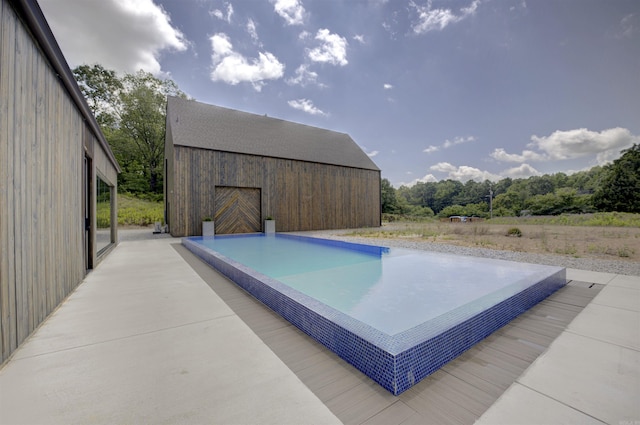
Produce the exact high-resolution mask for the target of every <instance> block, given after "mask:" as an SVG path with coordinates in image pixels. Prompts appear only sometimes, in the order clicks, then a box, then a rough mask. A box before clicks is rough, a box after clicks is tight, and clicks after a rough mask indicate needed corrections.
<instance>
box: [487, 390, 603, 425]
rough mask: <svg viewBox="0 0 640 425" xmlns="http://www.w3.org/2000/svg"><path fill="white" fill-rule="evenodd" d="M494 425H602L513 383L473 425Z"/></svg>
mask: <svg viewBox="0 0 640 425" xmlns="http://www.w3.org/2000/svg"><path fill="white" fill-rule="evenodd" d="M496 424H505V425H506V424H509V425H540V424H583V425H602V424H603V422H601V421H599V420H597V419H595V418H593V417H591V416H589V415H587V414H585V413H583V412H580V411H579V410H576V409H574V408H571V407H569V406H567V405H566V404H563V403H560V402H559V401H557V400H554V399H552V398H550V397H547V396H546V395H544V394H540V393H539V392H537V391H534V390H532V389H530V388H527V387H525V386H523V385H521V384H518V383H515V384H513V385H511V387H509V389H508V390H507V391H506V392H505V393H504V394H503V395H502V397H500V399H498V401H497V402H496V403H495V404H494V405H493V406H491V407H490V408H489V409H488V410H487V411H486V412H485V413H484V415H482V417H481V418H480V419H479V420H478V421H477V422H476V425H496Z"/></svg>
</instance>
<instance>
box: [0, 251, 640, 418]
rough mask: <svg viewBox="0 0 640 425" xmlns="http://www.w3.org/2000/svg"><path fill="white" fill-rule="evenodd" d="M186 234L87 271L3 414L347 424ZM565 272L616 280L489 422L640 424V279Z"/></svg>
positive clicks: (37, 338)
mask: <svg viewBox="0 0 640 425" xmlns="http://www.w3.org/2000/svg"><path fill="white" fill-rule="evenodd" d="M178 242H179V240H177V239H171V238H162V239H156V240H144V241H126V242H122V243H121V244H120V245H119V246H118V247H117V248H116V249H115V250H114V251H113V252H112V253H111V254H110V255H109V256H108V257H107V258H106V259H105V261H104V262H103V263H102V264H100V265H99V267H97V268H96V269H95V270H94V271H93V272H91V273H90V274H89V275H88V276H87V277H86V279H85V281H84V282H83V283H82V284H81V285H80V286H79V287H78V288H77V289H76V291H75V292H74V293H72V294H71V295H70V296H69V298H68V299H67V300H66V301H65V302H64V303H63V304H62V305H61V306H60V307H59V308H58V309H57V310H56V311H55V312H54V313H53V314H52V315H51V316H50V317H49V318H48V319H47V320H46V321H45V322H44V323H43V324H42V325H41V327H40V328H39V329H38V330H37V331H36V332H35V333H34V334H33V335H32V336H31V337H30V338H29V339H28V340H27V341H26V342H25V343H24V344H23V345H22V346H21V347H20V348H19V349H18V350H17V351H16V353H15V354H14V356H13V357H12V358H11V359H10V360H9V361H8V362H7V363H6V364H5V365H4V366H3V368H2V369H0V423H1V424H5V423H6V424H13V423H16V424H17V423H29V424H32V423H47V424H52V423H65V424H66V423H221V424H227V423H233V424H244V423H247V424H253V423H255V424H262V423H273V424H285V423H291V424H298V423H309V424H330V423H341V420H340V419H338V417H337V416H336V415H335V414H334V413H332V410H330V408H329V407H327V405H326V403H323V402H322V401H321V400H320V398H319V397H318V396H317V395H316V394H314V392H312V391H311V390H310V389H309V388H308V386H307V385H305V383H304V382H302V381H301V379H300V378H299V377H298V376H297V375H296V374H295V373H294V372H293V371H292V370H291V369H290V368H289V367H288V366H287V365H286V364H285V363H284V362H283V361H282V360H281V358H280V357H278V355H276V354H275V353H274V352H273V351H272V350H271V349H270V347H269V346H268V345H266V344H265V343H264V342H263V341H262V340H261V339H260V338H259V337H258V336H257V335H256V334H255V333H254V331H253V330H252V329H251V328H250V327H249V326H248V325H247V324H246V323H245V322H244V321H243V319H242V318H241V317H240V316H239V315H238V314H236V312H234V310H232V309H231V308H230V307H229V306H228V305H227V304H226V303H225V301H223V300H222V298H221V297H220V296H218V295H217V294H216V293H215V292H214V291H212V290H211V288H210V287H209V285H208V284H207V283H206V282H205V281H204V280H203V279H202V277H201V276H200V275H199V274H198V273H196V272H195V271H194V269H193V268H192V266H191V265H190V264H189V263H188V262H187V261H185V259H184V258H183V257H182V256H181V255H180V254H179V253H178V252H177V250H176V249H175V247H174V246H173V245H172V244H176V243H178ZM212 273H214V272H212ZM567 277H568V279H570V280H577V281H581V282H590V283H596V284H601V285H605V286H604V288H603V289H602V290H601V291H600V293H599V294H598V295H596V297H595V298H594V299H593V300H592V301H591V302H590V303H589V304H588V305H587V306H586V307H585V308H584V309H583V310H582V311H581V312H580V313H579V314H578V316H577V317H576V318H575V319H573V321H571V323H570V324H569V325H568V327H567V328H566V329H565V330H564V331H562V332H561V334H560V336H558V337H557V338H555V340H554V341H553V342H552V343H551V345H550V346H549V348H547V349H546V350H545V351H544V352H543V353H542V354H541V355H540V356H539V357H538V358H537V360H535V361H534V362H533V364H531V366H529V367H528V368H527V369H526V371H525V372H524V373H522V374H521V375H519V377H517V379H516V381H515V382H514V383H513V384H512V385H511V386H509V387H508V389H507V390H506V391H504V393H502V395H501V396H500V397H499V398H498V400H497V401H496V402H495V403H493V404H492V405H491V406H490V407H489V408H488V410H486V412H484V414H483V415H482V416H481V417H480V419H479V423H484V424H493V423H531V424H534V423H545V422H546V423H549V422H552V423H558V422H564V423H609V424H616V425H618V424H633V425H635V424H637V423H638V421H640V404H639V403H638V402H637V400H639V399H640V276H623V275H613V274H605V273H597V272H587V271H580V270H571V269H569V270H567ZM298 349H299V348H298ZM363 379H366V377H364V378H363ZM382 391H384V390H382ZM381 397H384V398H387V397H393V396H391V395H390V394H388V396H387V395H384V394H381ZM392 406H396V404H393V405H392ZM386 412H387V414H388V415H392V416H394V417H395V422H396V423H419V422H418V421H417V420H416V417H415V416H410V415H409V416H407V417H406V418H405V419H402V417H401V416H399V415H402V414H406V413H403V412H400V411H399V410H398V409H397V408H396V410H395V411H394V410H393V409H392V407H390V408H389V409H387V411H386ZM383 418H384V416H381V417H379V418H378V419H377V420H378V421H380V422H381V423H382V421H383V420H384V419H383ZM412 418H413V419H412ZM343 421H344V422H351V421H349V420H343ZM354 422H355V421H354ZM373 422H375V421H372V420H369V422H368V423H373ZM392 422H393V421H387V423H392ZM452 422H454V421H452Z"/></svg>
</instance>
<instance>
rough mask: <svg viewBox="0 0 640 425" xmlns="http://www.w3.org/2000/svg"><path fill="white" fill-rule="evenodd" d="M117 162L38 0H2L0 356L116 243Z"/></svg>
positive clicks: (52, 308)
mask: <svg viewBox="0 0 640 425" xmlns="http://www.w3.org/2000/svg"><path fill="white" fill-rule="evenodd" d="M119 171H120V169H119V167H118V164H117V162H116V160H115V157H114V156H113V153H112V152H111V150H110V149H109V146H108V144H107V142H106V140H105V139H104V136H103V135H102V133H101V132H100V129H99V127H98V124H97V123H96V120H95V118H94V117H93V115H92V113H91V111H90V109H89V107H88V106H87V103H86V101H85V99H84V97H83V95H82V92H81V91H80V89H79V88H78V85H77V84H76V82H75V80H74V78H73V74H72V72H71V70H70V69H69V67H68V65H67V63H66V61H65V59H64V57H63V55H62V52H61V51H60V48H59V46H58V44H57V43H56V41H55V39H54V37H53V34H52V33H51V30H50V29H49V26H48V24H47V22H46V20H45V17H44V16H43V14H42V11H41V10H40V7H39V6H38V4H37V2H36V1H35V0H0V251H1V258H0V345H1V347H0V349H1V352H0V363H2V362H4V361H5V360H6V359H7V358H8V357H9V356H10V355H11V353H12V352H13V351H14V350H15V349H16V348H17V347H18V346H19V345H20V343H21V342H22V341H24V340H25V338H27V336H29V334H31V332H32V331H33V330H34V329H35V328H36V327H37V326H38V325H39V324H40V323H41V322H42V321H43V320H44V319H45V318H46V317H47V316H48V315H49V313H51V312H52V311H53V310H54V309H55V308H56V306H58V305H59V304H60V303H61V302H62V301H63V300H64V299H65V298H66V297H67V295H69V294H70V293H71V292H72V291H73V290H74V288H75V287H76V286H77V285H78V284H80V283H81V282H82V280H83V278H84V276H85V274H86V273H87V270H88V269H91V268H93V267H94V266H95V265H96V264H97V263H98V262H99V261H100V260H101V259H102V258H104V255H105V254H106V253H107V252H109V251H110V249H112V248H113V247H114V246H115V244H116V242H117V234H116V227H117V226H115V225H114V226H109V227H103V228H102V229H100V230H97V225H96V212H97V209H98V206H97V200H98V197H99V199H100V201H101V205H100V207H99V208H100V211H101V213H102V214H106V215H107V217H108V218H109V219H110V221H109V220H106V221H107V225H109V224H110V223H116V220H115V218H116V211H117V205H116V202H115V199H116V197H115V195H116V190H117V174H118V172H119ZM104 221H105V220H103V222H104Z"/></svg>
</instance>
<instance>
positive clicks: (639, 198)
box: [593, 144, 640, 213]
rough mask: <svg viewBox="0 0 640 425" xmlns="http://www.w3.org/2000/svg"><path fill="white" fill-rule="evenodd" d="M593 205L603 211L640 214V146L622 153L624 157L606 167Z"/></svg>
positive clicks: (635, 145) (594, 196) (634, 146)
mask: <svg viewBox="0 0 640 425" xmlns="http://www.w3.org/2000/svg"><path fill="white" fill-rule="evenodd" d="M593 204H594V205H595V207H596V208H598V209H599V210H602V211H618V212H633V213H640V145H637V144H634V145H633V146H632V147H631V148H629V149H626V150H624V151H622V156H621V157H620V158H618V159H616V160H615V161H613V164H610V165H607V166H606V167H605V175H604V177H603V179H602V183H601V185H600V187H599V188H598V189H597V190H596V191H595V193H594V194H593Z"/></svg>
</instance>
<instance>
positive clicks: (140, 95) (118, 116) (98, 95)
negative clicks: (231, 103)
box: [73, 65, 186, 194]
mask: <svg viewBox="0 0 640 425" xmlns="http://www.w3.org/2000/svg"><path fill="white" fill-rule="evenodd" d="M73 72H74V75H75V77H76V79H77V80H78V85H79V86H80V88H81V90H82V91H83V93H84V94H85V96H86V97H87V99H88V100H89V106H90V107H91V108H92V109H93V111H94V114H96V118H97V120H98V123H99V124H100V126H101V129H102V131H103V133H104V134H105V137H106V138H107V141H108V142H109V144H110V145H111V148H112V149H113V152H114V154H115V156H116V159H117V160H118V162H119V163H120V166H121V168H122V173H121V174H120V175H119V176H118V185H119V187H120V188H121V189H122V190H123V191H128V192H133V193H156V194H157V193H161V192H162V174H163V170H162V164H163V157H164V138H165V118H166V102H167V96H168V95H171V96H180V97H185V98H186V95H185V94H184V93H183V92H182V91H180V89H179V88H178V86H177V85H176V83H175V82H173V81H172V80H168V79H166V80H165V79H160V78H157V77H155V76H153V75H152V74H150V73H148V72H145V71H142V70H140V71H138V72H137V73H135V74H125V75H124V76H122V77H118V76H117V74H116V73H115V72H114V71H110V70H106V69H104V68H103V67H102V66H101V65H93V66H88V65H81V66H79V67H77V68H76V69H74V71H73Z"/></svg>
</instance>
